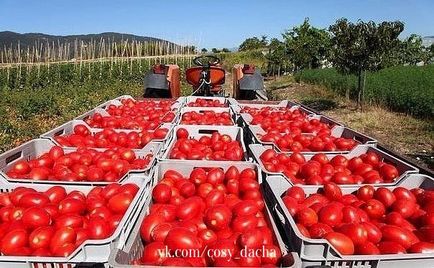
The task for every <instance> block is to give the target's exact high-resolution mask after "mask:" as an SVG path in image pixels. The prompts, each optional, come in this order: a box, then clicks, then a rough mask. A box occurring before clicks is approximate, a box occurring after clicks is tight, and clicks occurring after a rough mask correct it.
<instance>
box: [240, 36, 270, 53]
mask: <svg viewBox="0 0 434 268" xmlns="http://www.w3.org/2000/svg"><path fill="white" fill-rule="evenodd" d="M267 45H268V41H267V36H266V35H263V36H262V37H261V39H259V38H258V37H256V36H254V37H251V38H247V39H246V40H244V42H242V43H241V45H240V46H239V48H238V50H239V51H249V50H255V49H260V48H265V47H266V46H267Z"/></svg>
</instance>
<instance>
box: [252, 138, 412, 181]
mask: <svg viewBox="0 0 434 268" xmlns="http://www.w3.org/2000/svg"><path fill="white" fill-rule="evenodd" d="M272 148H273V147H272V146H263V145H260V144H250V145H249V151H250V152H251V154H252V157H253V160H254V161H255V162H256V163H258V164H259V166H260V167H261V170H262V172H263V173H264V174H265V175H266V176H276V175H279V176H283V177H285V178H286V179H287V180H288V181H289V178H287V177H286V176H285V175H284V174H283V173H279V172H270V171H268V170H267V169H265V167H264V165H263V163H262V160H261V159H260V156H261V154H262V153H263V152H264V151H265V150H267V149H272ZM367 152H375V153H376V154H378V155H379V156H380V160H383V161H384V162H386V163H390V164H393V165H394V166H395V167H396V168H397V169H398V172H399V174H400V176H399V177H398V178H397V179H396V180H395V181H394V182H392V183H379V184H375V185H378V186H393V185H396V184H398V183H399V182H400V181H401V180H403V179H404V178H407V177H408V176H409V175H410V174H415V173H418V172H419V169H418V168H416V167H414V166H413V165H411V164H409V163H406V162H404V161H402V160H400V159H398V158H396V157H394V156H392V155H390V154H388V153H386V152H384V151H382V150H380V149H378V148H376V147H375V146H373V145H358V146H356V147H354V149H353V150H351V151H350V152H348V153H341V154H340V155H343V156H345V157H347V158H348V159H350V158H353V157H356V156H360V155H362V154H365V153H367ZM315 154H318V152H316V153H303V155H304V157H305V158H306V161H308V160H310V159H311V158H312V157H313V156H314V155H315ZM326 155H327V157H328V158H329V159H331V158H333V157H334V156H336V155H338V154H328V153H326ZM291 184H292V183H291ZM358 185H360V184H358ZM304 186H306V185H304ZM340 186H341V187H354V186H357V185H356V184H341V185H340Z"/></svg>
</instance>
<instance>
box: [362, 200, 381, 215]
mask: <svg viewBox="0 0 434 268" xmlns="http://www.w3.org/2000/svg"><path fill="white" fill-rule="evenodd" d="M362 209H363V210H364V211H365V212H366V213H367V214H368V216H369V217H370V218H371V219H378V218H380V217H382V216H383V215H384V214H385V213H386V208H385V207H384V205H383V203H381V202H380V201H378V200H376V199H370V200H368V201H366V203H365V204H364V205H362Z"/></svg>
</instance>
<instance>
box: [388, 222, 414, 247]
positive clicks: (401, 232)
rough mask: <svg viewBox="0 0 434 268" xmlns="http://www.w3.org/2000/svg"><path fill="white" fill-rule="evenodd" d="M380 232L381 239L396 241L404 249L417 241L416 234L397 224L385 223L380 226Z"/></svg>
mask: <svg viewBox="0 0 434 268" xmlns="http://www.w3.org/2000/svg"><path fill="white" fill-rule="evenodd" d="M381 233H382V234H383V241H392V242H396V243H398V244H400V245H401V246H403V247H404V248H405V249H408V248H409V247H411V246H412V245H413V244H415V243H417V242H419V239H418V238H417V237H416V235H414V234H413V233H412V232H410V231H409V230H407V229H404V228H401V227H398V226H393V225H385V226H383V227H382V228H381Z"/></svg>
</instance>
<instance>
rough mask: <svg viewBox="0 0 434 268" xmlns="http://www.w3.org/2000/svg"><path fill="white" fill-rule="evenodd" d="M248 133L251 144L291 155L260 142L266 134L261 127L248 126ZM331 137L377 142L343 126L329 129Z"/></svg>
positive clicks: (339, 152)
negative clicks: (261, 137) (261, 136)
mask: <svg viewBox="0 0 434 268" xmlns="http://www.w3.org/2000/svg"><path fill="white" fill-rule="evenodd" d="M248 128H249V132H250V134H251V136H252V138H251V143H259V144H262V145H270V146H273V147H274V149H275V150H276V151H278V152H284V153H291V151H282V150H280V149H279V147H278V146H276V145H275V144H274V143H273V142H264V141H261V140H260V138H259V135H265V134H266V133H267V132H266V131H264V130H263V129H262V128H261V126H259V125H250V126H249V127H248ZM303 135H312V136H315V134H312V133H304V134H303ZM331 136H333V137H336V138H346V139H353V140H355V141H357V142H358V143H359V144H371V145H374V146H375V145H376V144H377V140H375V139H374V138H371V137H369V136H367V135H364V134H362V133H360V132H357V131H355V130H353V129H351V128H347V127H343V126H334V127H333V128H332V129H331ZM348 152H349V151H317V152H306V153H330V154H342V153H348Z"/></svg>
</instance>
